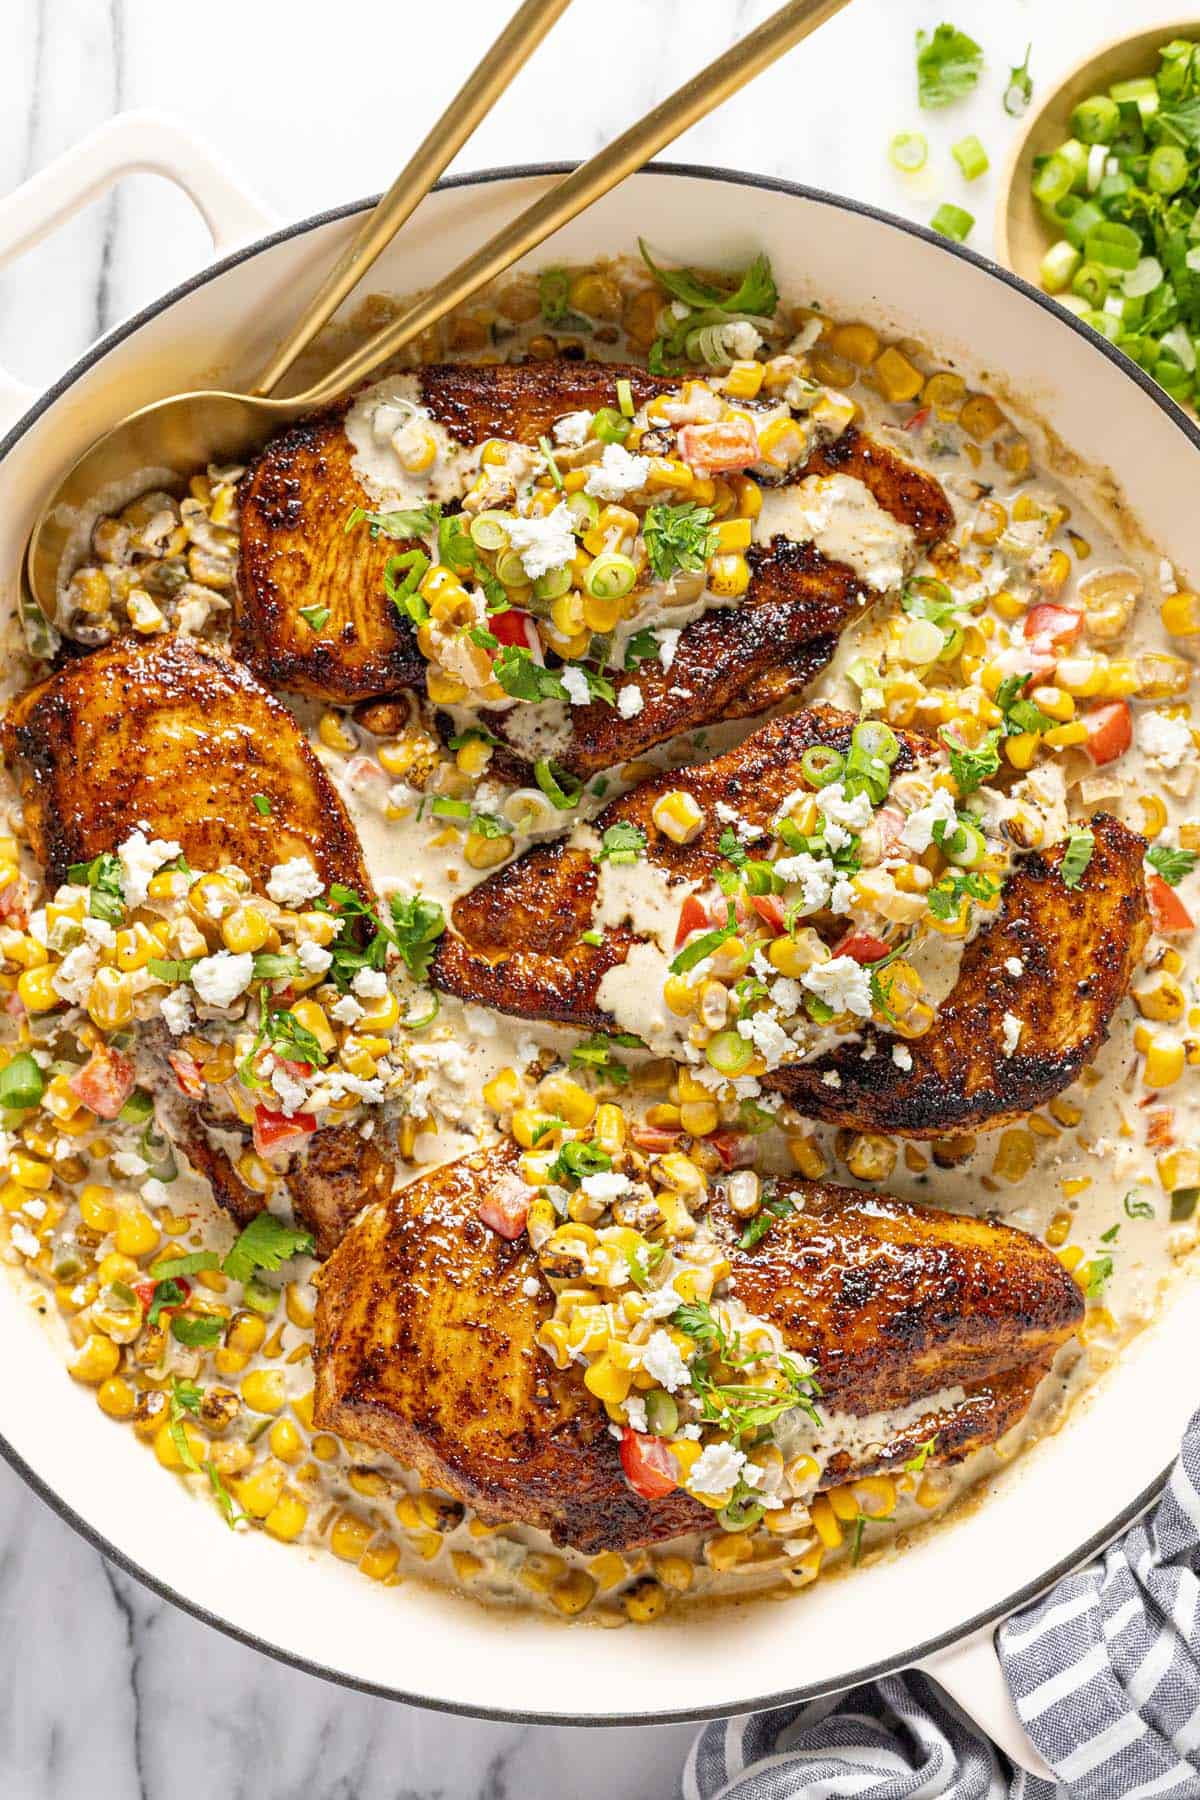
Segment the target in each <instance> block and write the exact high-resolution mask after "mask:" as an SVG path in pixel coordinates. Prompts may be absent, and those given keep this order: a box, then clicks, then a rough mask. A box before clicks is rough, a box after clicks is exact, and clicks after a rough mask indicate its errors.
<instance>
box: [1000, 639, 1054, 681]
mask: <svg viewBox="0 0 1200 1800" xmlns="http://www.w3.org/2000/svg"><path fill="white" fill-rule="evenodd" d="M1057 663H1058V652H1057V651H1056V650H1051V649H1049V648H1048V647H1047V646H1046V645H1044V644H1040V643H1033V642H1032V641H1031V642H1029V643H1027V644H1010V646H1009V648H1008V649H1007V650H1002V651H1001V652H1000V654H999V656H998V657H996V659H995V666H996V669H997V672H998V673H999V674H1000V675H1002V676H1007V675H1028V676H1029V678H1030V680H1031V681H1037V680H1039V679H1040V678H1041V677H1042V676H1043V675H1052V674H1053V673H1054V670H1055V667H1056V666H1057Z"/></svg>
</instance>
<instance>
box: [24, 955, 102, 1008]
mask: <svg viewBox="0 0 1200 1800" xmlns="http://www.w3.org/2000/svg"><path fill="white" fill-rule="evenodd" d="M57 970H58V964H57V963H43V964H42V965H41V967H40V968H35V969H22V971H21V973H20V974H19V975H18V976H17V996H18V998H19V999H20V1001H21V1004H22V1005H23V1006H24V1008H25V1010H26V1012H31V1013H43V1012H49V1011H50V1010H51V1008H52V1007H55V1006H58V1005H59V1004H60V1001H59V997H58V995H57V994H56V993H55V991H54V977H55V974H56V973H57ZM115 972H116V971H115V970H114V973H115Z"/></svg>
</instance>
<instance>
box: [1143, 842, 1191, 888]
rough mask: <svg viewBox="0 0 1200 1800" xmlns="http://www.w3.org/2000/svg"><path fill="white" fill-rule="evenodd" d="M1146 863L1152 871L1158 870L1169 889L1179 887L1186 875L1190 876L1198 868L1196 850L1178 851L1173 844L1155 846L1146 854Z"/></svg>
mask: <svg viewBox="0 0 1200 1800" xmlns="http://www.w3.org/2000/svg"><path fill="white" fill-rule="evenodd" d="M1146 861H1147V862H1148V863H1149V864H1150V867H1151V868H1152V869H1157V871H1158V873H1159V874H1160V875H1161V876H1162V878H1163V880H1164V881H1165V882H1166V884H1167V886H1168V887H1178V886H1179V883H1180V882H1181V881H1182V880H1183V878H1184V876H1185V875H1190V874H1191V872H1192V870H1193V869H1194V868H1195V866H1196V852H1195V851H1194V850H1177V849H1175V847H1174V846H1173V845H1171V844H1155V846H1154V848H1153V850H1148V851H1147V852H1146Z"/></svg>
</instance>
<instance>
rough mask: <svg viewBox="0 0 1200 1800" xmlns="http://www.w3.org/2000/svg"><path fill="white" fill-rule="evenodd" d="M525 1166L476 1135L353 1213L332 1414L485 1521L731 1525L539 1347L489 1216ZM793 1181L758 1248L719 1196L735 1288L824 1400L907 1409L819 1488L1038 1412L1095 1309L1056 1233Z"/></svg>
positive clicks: (588, 1533) (324, 1327)
mask: <svg viewBox="0 0 1200 1800" xmlns="http://www.w3.org/2000/svg"><path fill="white" fill-rule="evenodd" d="M514 1166H515V1153H514V1151H513V1150H512V1148H511V1146H501V1147H499V1148H497V1149H493V1150H486V1151H482V1152H479V1153H478V1154H476V1155H473V1156H469V1157H466V1158H464V1159H463V1160H461V1161H459V1162H455V1163H451V1164H449V1165H447V1166H446V1167H444V1168H441V1169H438V1170H436V1171H434V1172H433V1173H432V1174H429V1175H425V1176H423V1177H421V1178H420V1179H419V1180H417V1181H415V1182H413V1183H412V1184H411V1185H410V1186H408V1187H406V1188H404V1189H403V1190H401V1191H400V1192H399V1193H397V1194H395V1195H393V1196H392V1197H391V1198H390V1199H389V1200H386V1201H384V1202H382V1203H381V1204H379V1205H376V1206H373V1207H371V1208H370V1209H369V1210H368V1211H367V1212H366V1213H364V1214H363V1215H362V1217H361V1218H360V1219H359V1220H358V1222H357V1223H356V1224H355V1225H353V1226H352V1227H351V1229H350V1230H349V1232H348V1233H347V1234H346V1236H345V1237H344V1238H343V1240H342V1242H341V1244H340V1245H339V1247H338V1249H337V1250H336V1251H335V1252H334V1254H333V1256H332V1257H331V1258H330V1260H329V1262H328V1263H327V1264H326V1265H325V1268H324V1269H323V1270H322V1273H321V1278H320V1296H319V1302H318V1307H317V1320H316V1339H315V1353H314V1362H315V1367H316V1404H315V1413H314V1416H315V1419H316V1422H317V1424H318V1425H320V1426H322V1427H324V1428H326V1429H328V1430H331V1431H337V1432H339V1433H341V1434H342V1435H344V1436H346V1437H348V1438H351V1439H355V1440H357V1441H359V1442H362V1443H366V1444H370V1445H372V1446H374V1447H375V1448H377V1449H379V1450H383V1451H386V1452H388V1453H389V1454H391V1455H393V1456H395V1457H396V1458H398V1459H399V1460H400V1461H401V1462H403V1463H405V1464H406V1465H408V1466H410V1467H413V1468H415V1469H416V1470H417V1471H418V1472H419V1474H420V1476H421V1478H422V1479H423V1480H424V1481H426V1482H428V1483H430V1484H431V1485H433V1486H435V1487H438V1488H441V1489H444V1490H445V1491H446V1492H448V1493H450V1494H452V1495H454V1496H456V1497H458V1498H460V1499H462V1500H463V1501H465V1502H467V1503H468V1504H470V1505H471V1506H473V1507H474V1508H475V1509H476V1510H477V1512H478V1513H479V1514H480V1516H481V1517H482V1518H484V1519H486V1520H491V1521H493V1522H499V1521H503V1520H508V1519H520V1520H522V1521H525V1522H528V1523H531V1524H535V1525H538V1526H540V1527H541V1528H542V1529H544V1530H545V1531H547V1532H548V1533H549V1534H550V1536H551V1537H552V1538H553V1539H554V1540H555V1542H557V1543H564V1544H571V1545H574V1546H576V1547H577V1548H579V1549H581V1550H583V1551H585V1552H587V1553H589V1554H591V1553H595V1552H598V1551H600V1550H605V1549H617V1550H627V1549H633V1548H636V1547H637V1546H639V1545H644V1544H650V1543H655V1542H659V1541H661V1540H663V1539H666V1538H671V1537H676V1536H679V1535H680V1534H682V1533H686V1532H690V1531H704V1530H708V1529H711V1528H713V1526H714V1524H715V1515H714V1514H713V1513H712V1512H711V1511H710V1510H708V1509H707V1508H706V1507H704V1506H702V1505H701V1504H700V1503H699V1502H698V1501H697V1500H695V1499H693V1498H692V1497H691V1496H690V1495H688V1494H687V1493H686V1492H685V1491H684V1490H683V1489H679V1490H677V1491H675V1492H673V1493H670V1494H668V1495H665V1496H663V1497H662V1498H659V1499H655V1500H648V1499H644V1498H642V1497H641V1496H640V1495H639V1494H637V1493H636V1492H635V1491H634V1490H633V1489H632V1488H631V1487H630V1486H629V1485H628V1483H627V1482H626V1481H625V1479H624V1476H623V1474H622V1470H621V1463H620V1459H619V1456H618V1450H617V1445H616V1443H615V1441H614V1438H613V1436H612V1434H611V1432H610V1428H609V1420H608V1417H607V1415H606V1413H605V1412H604V1409H603V1407H602V1406H601V1405H600V1403H599V1402H598V1401H597V1400H595V1399H594V1398H593V1396H592V1395H591V1393H590V1392H589V1391H588V1390H587V1388H586V1387H585V1386H584V1385H583V1382H582V1379H581V1376H580V1373H579V1371H578V1370H577V1369H576V1368H573V1367H572V1368H568V1369H567V1370H563V1371H560V1370H558V1369H556V1368H555V1367H554V1365H553V1363H552V1362H551V1361H550V1359H549V1358H548V1357H547V1356H546V1355H545V1354H544V1353H543V1352H542V1351H541V1350H540V1349H539V1348H538V1346H537V1343H536V1334H537V1332H538V1329H539V1327H540V1326H541V1325H542V1323H543V1322H544V1321H545V1320H546V1319H547V1317H548V1316H549V1314H550V1312H551V1307H552V1302H551V1296H550V1293H549V1290H548V1289H547V1288H546V1287H545V1285H544V1284H543V1283H541V1282H540V1281H539V1280H538V1279H537V1272H538V1264H537V1259H536V1257H535V1256H534V1254H533V1252H532V1250H531V1249H530V1247H529V1242H528V1239H527V1238H526V1237H524V1236H522V1237H519V1238H517V1239H516V1240H514V1241H510V1240H507V1239H505V1238H503V1237H500V1236H498V1235H497V1234H496V1233H495V1232H494V1231H493V1230H491V1229H490V1227H489V1226H488V1225H486V1224H484V1223H483V1221H482V1220H481V1219H480V1217H479V1208H480V1205H481V1203H483V1202H484V1201H486V1199H487V1197H488V1195H489V1194H490V1193H491V1192H492V1191H493V1190H494V1189H495V1188H496V1187H497V1185H498V1184H499V1183H501V1182H504V1181H506V1180H512V1179H514ZM778 1191H779V1193H780V1195H781V1196H783V1197H786V1198H787V1199H789V1200H790V1201H791V1202H792V1205H793V1208H794V1210H793V1211H792V1212H790V1213H788V1214H787V1215H786V1216H784V1217H781V1218H780V1219H779V1220H778V1221H777V1223H776V1224H775V1225H774V1226H773V1227H772V1229H771V1231H770V1232H769V1233H768V1234H767V1235H766V1237H765V1238H763V1239H762V1240H760V1242H759V1243H757V1244H756V1245H755V1246H754V1247H753V1248H752V1249H748V1250H742V1249H739V1248H738V1245H737V1233H738V1231H740V1229H741V1227H740V1224H738V1223H737V1222H736V1221H733V1220H732V1219H731V1218H730V1217H729V1216H728V1215H726V1214H724V1213H723V1212H722V1209H721V1207H720V1204H719V1203H718V1205H717V1209H716V1214H715V1222H716V1228H717V1231H718V1233H719V1235H721V1236H722V1237H723V1238H724V1239H725V1240H726V1246H727V1254H728V1255H729V1257H730V1260H731V1263H732V1275H731V1277H730V1287H731V1290H732V1292H733V1294H734V1295H735V1296H736V1297H737V1298H738V1299H740V1300H741V1301H743V1302H744V1304H745V1305H746V1307H747V1308H748V1309H749V1310H750V1311H751V1312H752V1313H753V1314H755V1315H756V1316H758V1317H760V1318H763V1319H766V1320H768V1321H769V1322H771V1323H772V1324H774V1325H776V1326H777V1327H778V1328H779V1330H780V1331H781V1333H782V1335H783V1338H784V1340H785V1342H786V1344H787V1347H788V1349H789V1350H790V1351H791V1352H793V1353H794V1354H796V1355H800V1356H804V1357H806V1358H810V1359H811V1360H812V1362H813V1363H814V1364H815V1366H816V1371H817V1379H818V1381H819V1383H820V1386H821V1389H822V1398H821V1400H820V1402H819V1405H820V1408H821V1411H822V1414H823V1415H825V1416H828V1415H829V1414H839V1415H850V1416H851V1417H852V1418H860V1419H861V1418H864V1417H867V1416H869V1415H872V1414H875V1413H878V1412H882V1411H890V1410H899V1409H904V1410H905V1420H904V1422H903V1424H902V1425H901V1426H899V1427H898V1428H897V1429H895V1430H893V1431H891V1432H890V1433H889V1434H888V1435H886V1437H885V1438H884V1440H883V1441H880V1442H878V1443H876V1442H874V1441H873V1440H871V1439H870V1438H869V1437H868V1438H866V1439H864V1441H863V1443H862V1444H861V1446H860V1447H859V1448H857V1449H856V1450H855V1451H851V1450H849V1449H839V1450H837V1451H835V1453H834V1454H833V1455H832V1456H831V1458H830V1459H829V1462H828V1464H827V1466H826V1468H825V1470H824V1473H823V1475H822V1477H821V1485H822V1486H825V1487H828V1486H835V1485H837V1484H839V1483H841V1482H843V1481H846V1480H849V1479H852V1478H854V1477H861V1476H865V1475H868V1474H872V1473H878V1472H881V1471H886V1470H888V1469H893V1468H896V1467H898V1466H899V1465H900V1464H901V1463H903V1462H904V1461H905V1460H906V1459H907V1458H910V1457H912V1455H913V1454H914V1452H915V1451H916V1449H917V1448H918V1446H919V1445H921V1444H923V1443H927V1442H928V1440H929V1439H930V1437H935V1440H936V1441H935V1447H934V1450H933V1452H932V1458H931V1460H933V1461H937V1462H952V1461H956V1460H958V1459H959V1458H961V1457H962V1456H965V1455H966V1454H967V1453H968V1452H969V1451H971V1450H974V1449H977V1448H980V1447H981V1446H983V1445H986V1444H988V1443H992V1442H994V1441H995V1439H996V1438H997V1437H999V1436H1000V1435H1002V1434H1003V1433H1004V1432H1005V1431H1007V1430H1009V1429H1010V1427H1011V1426H1012V1425H1014V1424H1015V1423H1016V1422H1017V1421H1018V1420H1019V1419H1020V1418H1021V1417H1022V1415H1023V1414H1024V1412H1025V1410H1026V1409H1027V1407H1028V1405H1029V1402H1030V1400H1031V1398H1032V1396H1033V1392H1034V1390H1035V1388H1036V1387H1037V1384H1038V1382H1039V1380H1040V1379H1041V1377H1042V1376H1043V1374H1044V1373H1045V1372H1046V1370H1047V1369H1048V1367H1049V1365H1050V1362H1051V1360H1052V1359H1053V1357H1054V1354H1055V1352H1056V1350H1057V1349H1058V1348H1059V1346H1060V1345H1062V1344H1063V1343H1065V1342H1066V1340H1067V1339H1068V1338H1069V1337H1070V1336H1071V1334H1072V1333H1073V1331H1074V1330H1075V1328H1076V1326H1077V1325H1078V1323H1079V1320H1080V1318H1081V1316H1082V1313H1083V1302H1082V1298H1081V1295H1080V1292H1079V1289H1078V1287H1077V1285H1076V1284H1075V1282H1074V1281H1073V1280H1072V1279H1071V1277H1070V1276H1069V1275H1068V1274H1067V1272H1066V1271H1065V1270H1064V1269H1063V1268H1062V1266H1061V1265H1060V1264H1059V1262H1058V1261H1057V1260H1056V1258H1055V1257H1054V1256H1053V1255H1052V1254H1051V1253H1050V1252H1049V1251H1048V1250H1046V1249H1045V1248H1044V1247H1043V1246H1042V1245H1041V1244H1040V1243H1038V1242H1037V1241H1036V1240H1035V1239H1033V1238H1031V1237H1028V1236H1026V1235H1025V1234H1024V1233H1022V1232H1019V1231H1015V1230H1013V1229H1011V1228H1010V1227H1008V1226H1004V1225H998V1224H992V1223H990V1222H987V1221H984V1220H980V1219H974V1218H965V1217H960V1216H957V1215H954V1214H947V1213H941V1212H936V1211H933V1210H931V1209H926V1208H923V1207H918V1206H911V1205H908V1204H906V1203H904V1202H902V1201H899V1200H895V1199H892V1198H891V1197H889V1196H887V1195H875V1194H865V1193H860V1192H856V1191H854V1190H851V1189H847V1188H837V1187H829V1186H824V1185H821V1184H813V1183H805V1182H801V1181H792V1182H782V1183H780V1184H779V1190H778ZM531 1276H532V1277H534V1281H532V1282H531V1281H530V1277H531ZM527 1284H528V1285H527ZM949 1389H955V1390H958V1389H961V1395H958V1394H948V1393H947V1392H946V1390H949ZM924 1400H928V1401H929V1406H928V1408H927V1409H925V1410H922V1411H917V1410H916V1409H917V1408H919V1406H920V1403H921V1402H922V1401H924Z"/></svg>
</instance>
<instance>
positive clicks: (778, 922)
mask: <svg viewBox="0 0 1200 1800" xmlns="http://www.w3.org/2000/svg"><path fill="white" fill-rule="evenodd" d="M750 904H751V906H752V907H753V908H754V910H755V912H756V913H757V914H758V916H759V918H760V919H761V920H762V922H763V924H764V925H765V926H766V928H767V930H768V931H772V932H774V934H775V936H776V937H779V936H780V934H781V933H782V932H784V931H786V930H787V919H786V916H785V914H784V910H783V902H782V900H781V899H780V898H779V896H778V894H751V896H750Z"/></svg>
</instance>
